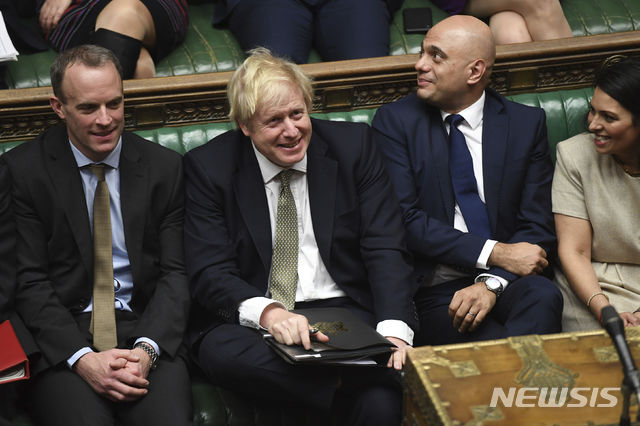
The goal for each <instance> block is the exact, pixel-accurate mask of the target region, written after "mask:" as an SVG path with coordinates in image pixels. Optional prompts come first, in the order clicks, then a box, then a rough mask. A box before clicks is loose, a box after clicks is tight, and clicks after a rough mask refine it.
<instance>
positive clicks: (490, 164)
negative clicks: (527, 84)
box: [482, 91, 509, 230]
mask: <svg viewBox="0 0 640 426" xmlns="http://www.w3.org/2000/svg"><path fill="white" fill-rule="evenodd" d="M486 93H487V96H486V101H485V106H484V113H483V125H482V170H483V172H482V174H483V176H484V198H485V204H486V206H487V213H488V214H489V223H490V225H491V229H492V230H495V229H496V222H497V220H498V209H499V203H500V191H501V188H502V181H503V179H504V177H503V172H504V169H505V167H504V164H505V156H506V152H507V143H508V141H507V135H508V128H509V118H508V117H507V115H506V114H505V113H504V106H503V105H502V104H501V103H499V102H498V101H496V100H495V99H494V97H493V96H492V95H491V93H490V92H489V91H487V92H486Z"/></svg>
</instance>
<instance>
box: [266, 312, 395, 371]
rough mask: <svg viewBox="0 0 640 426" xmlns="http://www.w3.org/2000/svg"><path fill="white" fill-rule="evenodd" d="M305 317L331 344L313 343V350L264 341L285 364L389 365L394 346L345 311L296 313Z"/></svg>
mask: <svg viewBox="0 0 640 426" xmlns="http://www.w3.org/2000/svg"><path fill="white" fill-rule="evenodd" d="M293 312H295V313H296V314H300V315H304V316H305V317H307V319H308V320H309V324H310V326H311V327H312V328H315V329H318V330H319V331H321V332H323V333H324V334H326V335H327V336H329V341H328V342H327V343H319V342H315V341H314V340H313V339H312V340H311V349H309V350H306V349H304V348H303V347H302V346H299V345H292V346H288V345H285V344H283V343H278V342H277V341H276V340H275V339H274V338H273V336H271V335H270V334H265V335H264V339H265V342H267V344H268V345H270V346H271V347H272V348H273V349H274V350H275V351H276V352H277V353H278V354H279V355H280V356H282V358H284V360H285V361H287V362H289V363H291V364H307V365H308V364H322V365H327V364H330V365H362V366H376V365H386V363H387V361H388V360H389V356H390V355H391V348H393V347H394V344H393V343H391V342H390V341H388V340H387V339H385V338H384V337H383V336H382V335H380V334H379V333H378V332H377V331H376V330H375V329H373V328H372V327H371V326H369V325H368V324H366V323H365V322H364V321H362V320H361V319H360V318H358V317H357V316H355V315H354V314H352V313H351V312H349V311H348V310H346V309H343V308H314V309H298V310H294V311H293Z"/></svg>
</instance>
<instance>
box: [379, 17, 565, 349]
mask: <svg viewBox="0 0 640 426" xmlns="http://www.w3.org/2000/svg"><path fill="white" fill-rule="evenodd" d="M494 59H495V44H494V41H493V38H492V35H491V31H490V30H489V28H488V27H487V26H486V25H485V24H484V23H483V22H482V21H480V20H478V19H476V18H473V17H470V16H462V15H458V16H453V17H450V18H447V19H445V20H443V21H441V22H440V23H438V24H437V25H435V26H434V27H433V28H432V29H431V30H430V31H429V32H428V33H427V35H426V37H425V39H424V41H423V43H422V52H421V54H420V59H419V60H418V62H417V64H416V70H417V72H418V90H417V93H416V94H412V95H409V96H407V97H406V98H404V99H401V100H399V101H397V102H395V103H393V104H389V105H385V106H383V107H381V108H380V109H379V110H378V112H377V113H376V116H375V117H374V120H373V128H374V132H375V136H374V138H375V139H376V141H377V143H378V146H379V147H380V148H381V150H382V151H383V153H384V154H385V156H386V159H387V166H388V169H389V174H390V175H391V180H392V181H393V186H394V188H395V191H396V194H397V195H398V198H399V199H400V205H401V208H402V217H403V220H404V224H405V227H406V229H407V234H408V235H407V239H408V243H409V247H410V249H411V250H412V251H413V253H414V255H415V256H416V279H417V280H418V281H419V282H420V283H422V287H421V288H420V289H419V290H418V292H417V294H416V305H417V307H418V312H419V315H420V324H421V334H420V336H419V337H418V338H417V339H416V343H417V344H445V343H455V342H463V341H469V340H484V339H495V338H503V337H507V336H513V335H520V334H530V333H550V332H558V331H560V313H561V309H562V308H561V307H562V299H561V296H560V294H559V292H558V290H557V288H556V287H555V285H554V284H553V283H552V282H551V281H549V280H548V279H547V278H545V277H544V276H542V275H541V274H542V273H543V272H544V271H545V270H546V268H547V266H548V264H549V261H548V259H549V258H551V256H552V254H553V252H554V247H555V243H556V240H555V235H554V228H553V217H552V214H551V192H550V189H551V178H552V174H553V168H552V164H551V160H550V157H549V148H548V145H547V135H546V125H545V116H544V111H542V110H541V109H539V108H530V107H525V106H523V105H519V104H516V103H514V102H510V101H508V100H506V99H505V98H503V97H502V96H500V95H499V94H497V93H496V92H494V91H492V90H491V89H488V88H486V87H487V85H488V83H489V76H490V74H491V68H492V66H493V63H494ZM448 117H451V118H448ZM450 120H451V121H450ZM448 133H449V134H448ZM458 142H459V143H458Z"/></svg>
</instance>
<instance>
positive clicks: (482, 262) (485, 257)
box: [476, 240, 498, 270]
mask: <svg viewBox="0 0 640 426" xmlns="http://www.w3.org/2000/svg"><path fill="white" fill-rule="evenodd" d="M496 244H498V242H497V241H494V240H487V242H486V243H484V247H482V251H481V252H480V256H478V260H477V261H476V268H478V269H485V270H487V269H489V265H487V262H488V261H489V256H491V252H492V251H493V248H494V247H495V246H496Z"/></svg>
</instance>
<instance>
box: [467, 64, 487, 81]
mask: <svg viewBox="0 0 640 426" xmlns="http://www.w3.org/2000/svg"><path fill="white" fill-rule="evenodd" d="M469 69H470V70H471V72H470V73H469V78H468V80H467V83H469V84H477V83H478V82H479V81H481V80H482V78H483V77H484V73H485V71H486V70H487V63H486V62H485V61H484V60H483V59H480V58H478V59H476V60H475V61H473V62H472V63H471V64H470V65H469Z"/></svg>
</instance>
